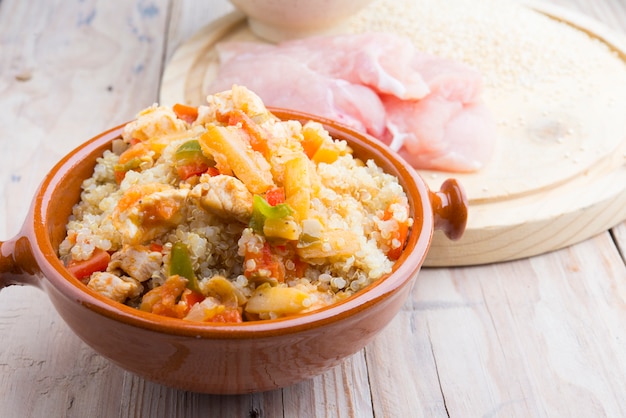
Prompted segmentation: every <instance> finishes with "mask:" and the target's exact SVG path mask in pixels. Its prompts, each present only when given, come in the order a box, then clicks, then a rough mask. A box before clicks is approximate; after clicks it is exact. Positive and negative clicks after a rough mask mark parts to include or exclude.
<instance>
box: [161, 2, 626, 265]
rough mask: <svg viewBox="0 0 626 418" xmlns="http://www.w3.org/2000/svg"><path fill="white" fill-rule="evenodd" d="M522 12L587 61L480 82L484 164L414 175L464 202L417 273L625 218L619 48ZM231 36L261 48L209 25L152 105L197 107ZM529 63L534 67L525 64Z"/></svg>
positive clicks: (624, 103)
mask: <svg viewBox="0 0 626 418" xmlns="http://www.w3.org/2000/svg"><path fill="white" fill-rule="evenodd" d="M519 7H521V6H519ZM524 9H525V10H524V12H527V13H529V14H531V13H532V14H535V15H537V16H539V17H540V18H541V19H543V21H552V22H556V23H558V24H559V25H561V26H563V30H564V31H566V32H567V31H569V32H572V33H568V37H564V39H561V40H558V42H561V43H563V44H562V45H560V46H559V47H560V48H571V49H573V50H574V51H576V50H577V48H578V47H579V44H567V42H570V41H571V42H574V41H575V42H578V41H576V39H577V37H583V38H584V42H583V44H584V45H585V48H589V49H588V50H585V49H584V48H583V49H581V50H580V53H581V54H585V53H587V52H589V63H588V65H583V66H581V67H580V69H578V71H579V73H576V71H574V70H572V68H570V67H572V66H569V65H567V66H566V67H568V68H565V69H564V70H563V71H562V72H561V69H560V68H554V63H552V62H550V60H551V57H550V56H546V57H543V59H545V60H546V62H545V65H546V68H547V67H548V66H550V65H552V74H553V75H554V74H557V75H559V76H558V77H544V78H540V77H536V79H535V78H533V79H532V80H530V81H529V80H528V74H531V75H532V74H533V71H535V70H534V68H530V65H528V71H527V73H526V74H523V77H518V79H516V81H519V82H514V83H507V84H506V86H503V85H502V83H497V82H494V83H486V86H485V92H484V100H485V102H486V104H487V105H488V106H489V108H490V109H491V110H492V113H493V114H494V117H495V118H496V121H497V123H498V142H497V144H496V152H495V155H494V156H493V158H492V159H491V161H490V162H489V163H488V165H487V166H485V167H484V168H482V169H481V170H480V171H478V172H475V173H447V172H433V171H420V174H421V175H422V177H423V178H424V180H426V182H427V183H428V184H429V186H430V187H431V189H433V190H438V188H439V186H440V185H441V183H443V181H444V180H445V179H447V178H450V177H454V178H457V179H458V180H459V182H460V183H461V184H462V185H463V187H464V188H465V190H466V193H467V196H468V198H469V200H470V208H469V219H468V225H467V230H466V232H465V234H464V236H463V237H462V238H461V239H460V240H459V241H454V242H452V241H449V240H447V239H446V238H445V236H443V234H442V233H441V232H438V231H437V232H436V233H435V236H434V238H433V243H432V246H431V249H430V252H429V255H428V257H427V259H426V263H425V265H426V266H459V265H474V264H484V263H493V262H500V261H506V260H514V259H519V258H523V257H528V256H533V255H537V254H542V253H545V252H548V251H552V250H555V249H560V248H563V247H566V246H568V245H571V244H574V243H577V242H580V241H582V240H585V239H587V238H590V237H592V236H593V235H595V234H598V233H600V232H603V231H606V230H607V229H609V228H611V227H613V226H615V225H617V224H619V223H620V222H622V221H624V220H625V219H626V112H625V111H626V41H625V40H624V39H622V38H621V37H619V36H617V35H616V34H615V33H613V32H612V31H610V30H609V29H608V28H606V27H604V26H603V25H601V24H599V23H597V22H595V21H593V20H591V19H589V18H586V17H584V16H581V15H580V14H577V13H574V12H569V11H566V10H564V9H562V8H559V7H554V6H548V5H546V4H543V3H526V5H525V6H524ZM372 13H374V12H372ZM365 16H366V15H365ZM366 17H367V16H366ZM360 18H361V20H363V16H361V17H360ZM408 18H410V17H408ZM529 18H530V19H531V20H532V19H535V18H536V17H535V16H530V15H529ZM543 21H541V20H538V22H539V23H542V22H543ZM533 22H534V21H533ZM556 23H555V24H556ZM574 32H576V33H574ZM581 39H582V38H581ZM231 40H245V41H255V42H263V41H262V40H260V39H258V38H257V37H255V36H254V35H253V34H252V33H251V31H250V30H249V28H248V25H247V22H246V19H245V16H244V15H242V14H241V13H239V12H234V13H232V14H229V15H228V16H225V17H224V18H222V19H220V20H218V21H215V22H213V23H211V24H210V25H208V26H206V27H205V28H203V29H202V30H201V31H199V32H198V33H197V34H196V35H195V36H193V37H192V38H191V39H189V40H188V41H187V42H186V43H184V44H183V45H181V46H180V47H179V48H178V50H177V51H176V52H175V54H174V55H173V57H172V59H171V60H170V62H169V63H168V65H167V67H166V69H165V72H164V76H163V83H162V87H161V92H160V93H161V97H160V102H161V103H162V104H164V105H172V104H174V103H177V102H179V103H185V104H191V105H200V104H203V103H204V102H205V97H206V95H207V94H208V93H209V92H208V91H207V86H208V85H209V84H210V83H211V81H213V80H214V79H215V77H217V74H218V70H219V59H218V57H217V53H216V51H215V48H214V47H215V44H216V43H218V42H223V41H231ZM550 41H555V40H550V39H546V42H550ZM587 44H588V45H587ZM581 45H582V44H581ZM522 52H523V51H522ZM539 58H542V57H539ZM582 61H584V60H582ZM523 62H524V63H525V61H523ZM534 62H535V63H538V65H539V66H542V63H541V62H540V61H538V58H537V57H534ZM487 76H488V74H487ZM530 84H532V88H529V85H530Z"/></svg>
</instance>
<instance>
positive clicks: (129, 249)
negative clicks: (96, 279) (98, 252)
mask: <svg viewBox="0 0 626 418" xmlns="http://www.w3.org/2000/svg"><path fill="white" fill-rule="evenodd" d="M162 264H163V255H162V254H161V253H160V252H157V251H150V249H149V248H148V247H145V246H143V245H124V247H123V248H122V249H121V250H120V251H117V252H116V253H115V254H113V256H112V257H111V262H110V263H109V267H108V270H109V271H114V270H115V269H120V270H122V271H123V272H124V273H126V274H128V275H129V276H130V277H132V278H133V279H135V280H137V281H139V282H145V281H146V280H148V279H150V278H151V277H152V275H153V274H154V272H155V271H158V270H159V269H160V268H161V265H162Z"/></svg>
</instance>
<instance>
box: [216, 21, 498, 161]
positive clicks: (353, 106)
mask: <svg viewBox="0 0 626 418" xmlns="http://www.w3.org/2000/svg"><path fill="white" fill-rule="evenodd" d="M217 49H218V52H219V56H220V61H221V67H220V71H219V74H218V77H217V79H216V80H215V81H214V82H213V83H212V84H211V85H210V86H209V91H207V93H209V94H210V93H216V92H219V91H223V90H228V89H230V88H231V87H232V85H233V84H239V85H244V86H246V87H248V88H249V89H250V90H252V91H254V92H255V93H257V94H258V95H259V96H260V97H261V98H262V99H263V101H264V102H265V103H266V104H268V105H269V106H274V107H284V108H291V109H295V110H301V111H305V112H309V113H313V114H317V115H320V116H323V117H327V118H329V119H333V120H336V121H338V122H342V123H344V124H346V125H348V126H351V127H353V128H355V129H358V130H361V131H366V132H368V133H369V134H371V135H373V136H374V137H376V138H379V139H380V140H382V141H384V142H385V143H387V144H389V145H390V147H391V148H392V149H394V150H395V151H398V152H399V153H400V154H401V155H403V156H404V158H405V159H407V161H409V162H410V163H411V164H412V165H413V166H414V167H416V168H424V169H437V170H446V171H474V170H478V169H480V168H481V167H482V166H483V165H484V163H485V162H486V161H487V160H488V159H489V157H490V155H491V151H492V148H493V144H494V142H495V136H496V134H495V124H494V122H493V120H492V117H491V115H490V113H489V111H488V109H486V107H485V106H484V105H483V104H482V102H481V93H482V83H481V75H480V74H479V73H478V72H476V71H474V70H472V69H470V68H469V67H467V66H466V65H464V64H461V63H457V62H454V61H451V60H447V59H442V58H439V57H436V56H433V55H429V54H425V53H422V52H420V51H417V50H416V49H415V48H414V46H413V44H412V43H411V42H410V41H409V40H408V39H407V38H404V37H401V36H398V35H393V34H384V33H369V34H361V35H341V36H329V37H315V38H306V39H299V40H294V41H288V42H283V43H281V44H278V45H268V44H258V43H248V42H228V43H222V44H220V45H218V48H217Z"/></svg>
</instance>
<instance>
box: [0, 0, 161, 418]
mask: <svg viewBox="0 0 626 418" xmlns="http://www.w3.org/2000/svg"><path fill="white" fill-rule="evenodd" d="M167 4H168V2H167V0H155V1H151V2H148V3H146V2H143V1H129V2H121V3H118V4H116V6H115V7H110V6H109V2H108V1H96V0H86V1H82V2H73V3H63V4H60V3H57V2H39V3H38V4H37V6H36V7H33V5H32V4H30V3H28V2H21V1H14V0H5V1H2V2H1V3H0V28H2V30H1V33H2V42H1V45H2V57H3V58H2V59H1V60H0V74H2V82H1V83H0V86H1V89H2V93H3V94H2V95H0V108H1V109H2V112H0V138H2V140H1V144H2V145H1V146H2V149H1V152H0V175H1V176H2V178H3V179H10V180H9V181H5V180H3V181H2V182H0V195H1V196H2V202H3V204H2V206H0V219H2V222H1V223H0V237H1V239H3V240H4V239H7V238H9V237H11V236H12V235H14V234H15V233H17V231H18V230H19V227H20V225H21V223H22V222H23V220H24V216H25V214H26V211H27V209H28V206H29V205H30V202H31V200H32V198H33V196H34V194H35V189H36V188H37V186H38V184H39V182H40V181H41V179H42V178H43V177H44V175H45V174H46V172H47V171H48V170H49V169H50V168H51V167H52V165H53V164H55V163H56V161H58V159H60V158H61V156H63V155H64V154H65V153H67V152H68V151H69V150H70V149H72V148H74V147H75V146H77V145H78V144H80V143H81V142H83V141H85V140H87V139H88V138H89V137H91V136H92V135H94V134H97V133H99V132H101V131H102V130H104V129H105V128H109V127H111V126H114V125H116V124H120V123H122V122H124V121H127V120H129V119H131V118H132V117H134V115H135V113H136V112H137V110H139V109H141V108H143V107H145V106H148V105H150V104H151V103H152V102H154V101H155V99H156V97H157V86H158V81H159V77H160V74H161V64H162V63H161V59H162V50H163V39H164V38H163V33H164V31H165V27H166V22H167V15H166V12H167ZM112 28H114V29H113V30H112ZM0 335H1V336H2V339H3V343H2V348H0V371H1V373H0V387H1V388H2V389H1V390H0V411H2V412H1V413H0V415H3V416H23V417H35V416H116V415H117V406H118V404H119V398H120V396H121V390H122V384H121V383H122V381H123V378H124V375H125V372H123V371H122V370H121V369H119V368H118V367H116V366H114V365H112V364H111V363H110V362H108V361H107V360H105V359H104V358H102V357H100V356H98V355H96V354H95V353H94V351H93V350H92V349H91V348H88V347H87V346H86V345H85V344H83V343H82V342H81V341H80V340H79V339H78V338H77V337H75V336H74V334H73V333H72V332H71V331H70V330H69V328H68V327H67V326H66V325H65V324H64V323H63V321H62V320H61V319H60V318H59V316H58V315H57V314H56V312H55V310H54V309H53V307H52V305H51V304H50V302H49V301H48V300H47V297H46V296H45V294H43V293H42V292H41V291H39V290H37V289H34V288H17V287H14V288H8V289H4V290H3V291H2V292H1V293H0Z"/></svg>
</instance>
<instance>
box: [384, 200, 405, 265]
mask: <svg viewBox="0 0 626 418" xmlns="http://www.w3.org/2000/svg"><path fill="white" fill-rule="evenodd" d="M392 216H393V214H392V212H391V210H390V209H387V210H385V213H384V215H383V221H387V220H389V219H391V217H392ZM408 235H409V225H408V223H407V222H400V223H398V230H397V231H394V232H393V233H392V235H391V240H398V241H399V242H401V244H400V246H399V247H397V248H392V249H390V250H389V252H388V253H387V257H388V258H389V259H390V260H397V259H398V258H400V255H402V250H404V243H405V242H406V238H407V236H408Z"/></svg>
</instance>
